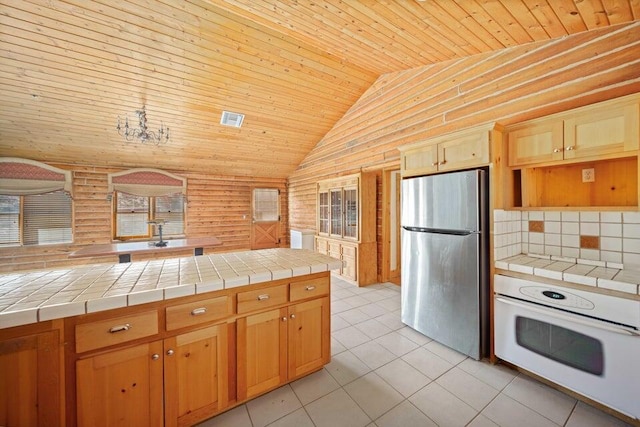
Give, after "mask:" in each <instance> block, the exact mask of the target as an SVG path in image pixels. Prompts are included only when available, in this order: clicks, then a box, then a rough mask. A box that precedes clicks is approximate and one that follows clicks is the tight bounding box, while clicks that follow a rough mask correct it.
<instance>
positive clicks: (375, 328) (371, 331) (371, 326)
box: [355, 319, 393, 339]
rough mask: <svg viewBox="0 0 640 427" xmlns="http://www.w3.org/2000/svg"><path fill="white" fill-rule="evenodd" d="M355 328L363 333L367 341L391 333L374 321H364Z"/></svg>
mask: <svg viewBox="0 0 640 427" xmlns="http://www.w3.org/2000/svg"><path fill="white" fill-rule="evenodd" d="M355 327H356V328H357V329H358V330H360V331H361V332H363V333H364V334H365V335H366V336H368V337H369V339H376V338H379V337H381V336H383V335H387V334H388V333H390V332H393V331H392V330H391V329H389V328H388V327H386V326H385V325H383V324H382V323H380V322H378V321H377V320H376V319H369V320H365V321H364V322H361V323H358V324H357V325H355Z"/></svg>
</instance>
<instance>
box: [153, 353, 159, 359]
mask: <svg viewBox="0 0 640 427" xmlns="http://www.w3.org/2000/svg"><path fill="white" fill-rule="evenodd" d="M158 359H160V355H159V354H158V353H156V354H154V355H153V356H151V360H158Z"/></svg>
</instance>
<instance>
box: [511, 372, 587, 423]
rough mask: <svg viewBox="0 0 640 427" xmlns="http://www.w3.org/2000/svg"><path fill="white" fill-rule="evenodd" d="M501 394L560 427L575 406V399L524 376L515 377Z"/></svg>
mask: <svg viewBox="0 0 640 427" xmlns="http://www.w3.org/2000/svg"><path fill="white" fill-rule="evenodd" d="M502 392H503V393H504V394H506V395H507V396H509V397H511V398H512V399H515V400H517V401H518V402H520V403H522V404H523V405H525V406H527V407H529V408H531V409H533V410H534V411H536V412H537V413H539V414H542V415H543V416H545V417H546V418H549V419H550V420H551V421H553V422H554V423H556V424H560V425H564V423H565V422H566V421H567V419H569V415H571V411H573V408H574V406H575V405H576V399H574V398H572V397H569V396H568V395H566V394H564V393H562V392H560V391H558V390H554V389H552V388H551V387H549V386H546V385H544V384H542V383H540V382H538V381H535V380H533V379H531V378H528V377H526V376H525V375H520V376H518V377H516V378H515V379H514V380H513V381H511V383H510V384H509V385H508V386H507V387H505V389H504V390H503V391H502Z"/></svg>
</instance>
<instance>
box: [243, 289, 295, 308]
mask: <svg viewBox="0 0 640 427" xmlns="http://www.w3.org/2000/svg"><path fill="white" fill-rule="evenodd" d="M286 302H287V285H279V286H273V287H271V288H265V289H258V290H256V291H248V292H238V314H241V313H248V312H250V311H255V310H262V309H264V308H269V307H275V306H277V305H280V304H285V303H286Z"/></svg>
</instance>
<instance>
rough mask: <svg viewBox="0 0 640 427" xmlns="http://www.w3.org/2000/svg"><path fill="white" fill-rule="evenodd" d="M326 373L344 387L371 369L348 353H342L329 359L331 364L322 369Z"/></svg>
mask: <svg viewBox="0 0 640 427" xmlns="http://www.w3.org/2000/svg"><path fill="white" fill-rule="evenodd" d="M324 368H325V369H326V370H327V372H329V373H330V374H331V376H332V377H333V378H334V379H335V380H336V381H337V382H338V384H340V385H341V386H344V385H345V384H348V383H350V382H351V381H353V380H355V379H358V378H360V377H361V376H363V375H364V374H366V373H367V372H369V371H371V369H370V368H369V367H368V366H367V365H365V364H364V362H362V361H361V360H360V359H358V358H357V357H356V355H354V354H353V353H351V352H350V351H344V352H342V353H340V354H338V355H337V356H335V357H333V358H332V359H331V362H330V363H329V364H327V365H326V366H325V367H324Z"/></svg>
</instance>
